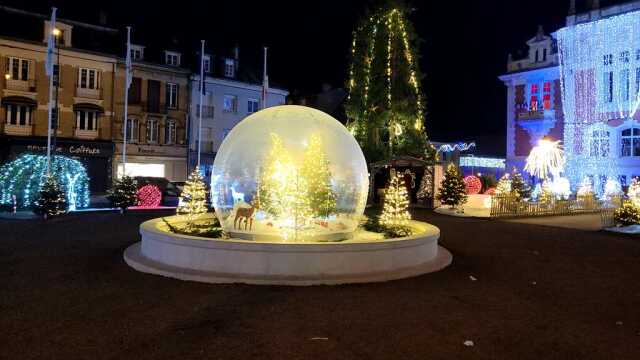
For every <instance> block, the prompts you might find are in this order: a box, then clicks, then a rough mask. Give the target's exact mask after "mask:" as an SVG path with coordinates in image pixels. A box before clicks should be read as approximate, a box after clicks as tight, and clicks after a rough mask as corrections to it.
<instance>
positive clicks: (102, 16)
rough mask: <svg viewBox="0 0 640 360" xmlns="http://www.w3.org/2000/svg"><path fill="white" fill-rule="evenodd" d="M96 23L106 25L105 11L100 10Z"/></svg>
mask: <svg viewBox="0 0 640 360" xmlns="http://www.w3.org/2000/svg"><path fill="white" fill-rule="evenodd" d="M98 23H99V24H100V25H102V26H106V25H107V12H106V11H105V10H100V14H99V15H98Z"/></svg>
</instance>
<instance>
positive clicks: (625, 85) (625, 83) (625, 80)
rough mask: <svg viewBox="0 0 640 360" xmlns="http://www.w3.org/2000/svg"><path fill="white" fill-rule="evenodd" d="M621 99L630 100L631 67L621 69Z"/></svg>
mask: <svg viewBox="0 0 640 360" xmlns="http://www.w3.org/2000/svg"><path fill="white" fill-rule="evenodd" d="M620 100H622V101H629V69H623V70H620Z"/></svg>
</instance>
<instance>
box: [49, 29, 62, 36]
mask: <svg viewBox="0 0 640 360" xmlns="http://www.w3.org/2000/svg"><path fill="white" fill-rule="evenodd" d="M51 33H52V34H53V36H55V37H58V36H60V34H61V33H62V32H61V31H60V29H58V28H53V30H51Z"/></svg>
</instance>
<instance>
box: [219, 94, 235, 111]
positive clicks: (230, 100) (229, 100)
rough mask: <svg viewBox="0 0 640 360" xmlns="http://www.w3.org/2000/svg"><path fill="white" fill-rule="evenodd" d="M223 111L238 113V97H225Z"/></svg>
mask: <svg viewBox="0 0 640 360" xmlns="http://www.w3.org/2000/svg"><path fill="white" fill-rule="evenodd" d="M223 110H224V111H226V112H238V97H237V96H235V95H225V96H224V106H223Z"/></svg>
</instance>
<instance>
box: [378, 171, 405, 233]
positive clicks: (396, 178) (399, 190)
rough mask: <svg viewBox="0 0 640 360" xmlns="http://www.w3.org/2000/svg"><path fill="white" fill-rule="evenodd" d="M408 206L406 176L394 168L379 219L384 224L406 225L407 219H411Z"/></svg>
mask: <svg viewBox="0 0 640 360" xmlns="http://www.w3.org/2000/svg"><path fill="white" fill-rule="evenodd" d="M408 208H409V195H408V193H407V186H406V185H405V182H404V177H403V176H402V175H400V174H397V173H396V171H395V169H392V170H391V178H390V179H389V184H388V185H387V188H386V190H385V191H384V206H383V208H382V214H381V215H380V218H379V220H378V221H379V223H380V224H381V225H384V226H398V225H406V223H407V221H408V220H411V214H409V210H408Z"/></svg>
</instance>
